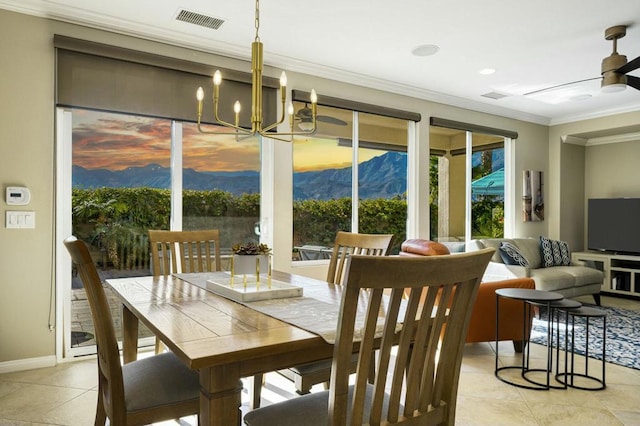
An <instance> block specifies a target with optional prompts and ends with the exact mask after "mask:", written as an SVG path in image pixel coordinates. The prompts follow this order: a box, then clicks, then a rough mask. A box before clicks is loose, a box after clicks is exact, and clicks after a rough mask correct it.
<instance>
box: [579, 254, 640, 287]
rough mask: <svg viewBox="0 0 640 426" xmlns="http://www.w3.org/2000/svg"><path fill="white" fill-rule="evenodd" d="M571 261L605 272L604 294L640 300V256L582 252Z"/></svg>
mask: <svg viewBox="0 0 640 426" xmlns="http://www.w3.org/2000/svg"><path fill="white" fill-rule="evenodd" d="M571 259H572V260H573V261H582V262H585V263H586V265H587V266H589V267H591V268H595V269H599V270H600V271H602V272H604V281H603V282H602V292H604V293H612V294H620V295H627V296H634V297H636V298H640V256H630V255H623V254H613V253H605V252H598V251H582V252H575V253H572V254H571Z"/></svg>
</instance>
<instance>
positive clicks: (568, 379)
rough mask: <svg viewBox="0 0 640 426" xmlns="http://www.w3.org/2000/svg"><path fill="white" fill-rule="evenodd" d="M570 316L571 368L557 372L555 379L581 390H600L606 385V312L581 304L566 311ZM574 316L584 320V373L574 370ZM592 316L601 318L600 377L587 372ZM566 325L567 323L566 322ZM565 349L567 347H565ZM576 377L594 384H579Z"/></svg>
mask: <svg viewBox="0 0 640 426" xmlns="http://www.w3.org/2000/svg"><path fill="white" fill-rule="evenodd" d="M568 314H569V316H570V317H571V349H570V350H571V370H570V371H566V370H565V372H564V374H557V375H556V380H558V381H559V382H561V383H564V384H565V385H567V386H569V387H572V388H576V389H582V390H591V391H593V390H602V389H604V388H606V387H607V385H606V382H605V365H606V361H605V356H606V343H607V314H606V312H605V311H603V310H602V309H597V308H591V307H588V306H583V307H581V308H579V309H574V310H571V311H569V312H568ZM576 317H579V318H584V321H585V327H586V328H585V345H584V348H585V354H584V373H576V372H575V319H576ZM593 318H596V319H597V318H599V319H601V320H602V371H601V373H600V377H597V376H596V375H594V374H590V373H589V320H590V319H593ZM567 326H569V324H568V323H567ZM567 350H569V348H568V347H567ZM576 378H582V380H580V379H578V380H579V381H580V383H582V382H585V383H586V382H592V383H595V385H594V386H587V385H586V384H585V385H580V384H577V383H576V380H575V379H576Z"/></svg>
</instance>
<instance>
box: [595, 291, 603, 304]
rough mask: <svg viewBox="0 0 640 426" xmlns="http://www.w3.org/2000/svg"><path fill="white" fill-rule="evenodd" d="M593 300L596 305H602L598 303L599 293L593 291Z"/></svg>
mask: <svg viewBox="0 0 640 426" xmlns="http://www.w3.org/2000/svg"><path fill="white" fill-rule="evenodd" d="M593 300H594V301H595V302H596V305H598V306H602V305H601V304H600V293H594V294H593Z"/></svg>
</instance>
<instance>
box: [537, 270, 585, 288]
mask: <svg viewBox="0 0 640 426" xmlns="http://www.w3.org/2000/svg"><path fill="white" fill-rule="evenodd" d="M531 278H533V279H534V281H535V282H536V290H546V291H556V290H563V289H568V288H573V287H575V284H576V278H575V277H574V276H573V275H572V274H570V273H569V272H567V271H566V269H565V268H564V267H560V266H555V267H552V268H538V269H531Z"/></svg>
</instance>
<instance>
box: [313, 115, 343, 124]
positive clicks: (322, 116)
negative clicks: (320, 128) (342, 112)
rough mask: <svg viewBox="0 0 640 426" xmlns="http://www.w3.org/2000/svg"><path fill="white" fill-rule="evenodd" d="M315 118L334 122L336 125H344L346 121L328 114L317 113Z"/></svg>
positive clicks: (329, 122) (330, 122)
mask: <svg viewBox="0 0 640 426" xmlns="http://www.w3.org/2000/svg"><path fill="white" fill-rule="evenodd" d="M316 120H317V121H320V122H322V123H328V124H335V125H336V126H346V125H347V122H346V121H344V120H340V119H339V118H335V117H331V116H328V115H318V116H316Z"/></svg>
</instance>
